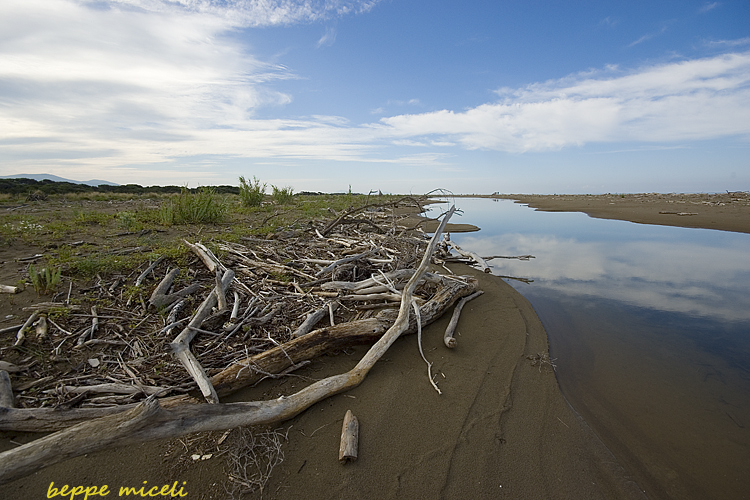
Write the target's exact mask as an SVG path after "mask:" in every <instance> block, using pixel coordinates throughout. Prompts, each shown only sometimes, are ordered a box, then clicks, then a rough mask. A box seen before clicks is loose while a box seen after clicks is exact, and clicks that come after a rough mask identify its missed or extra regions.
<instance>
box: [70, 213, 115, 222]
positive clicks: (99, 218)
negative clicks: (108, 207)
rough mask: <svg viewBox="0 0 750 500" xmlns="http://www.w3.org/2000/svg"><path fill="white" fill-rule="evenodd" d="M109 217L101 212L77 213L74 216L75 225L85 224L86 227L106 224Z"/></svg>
mask: <svg viewBox="0 0 750 500" xmlns="http://www.w3.org/2000/svg"><path fill="white" fill-rule="evenodd" d="M110 218H111V216H110V215H108V214H105V213H103V212H93V211H92V212H78V213H77V214H76V216H75V220H74V221H75V223H76V224H86V225H94V224H98V225H102V224H104V223H106V222H107V220H108V219H110Z"/></svg>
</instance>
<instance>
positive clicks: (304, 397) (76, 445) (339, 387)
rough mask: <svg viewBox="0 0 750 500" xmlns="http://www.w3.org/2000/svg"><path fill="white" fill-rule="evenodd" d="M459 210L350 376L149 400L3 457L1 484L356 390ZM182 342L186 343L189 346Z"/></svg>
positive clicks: (283, 415) (403, 324)
mask: <svg viewBox="0 0 750 500" xmlns="http://www.w3.org/2000/svg"><path fill="white" fill-rule="evenodd" d="M454 210H455V208H454V207H452V208H451V210H449V211H448V213H447V214H446V216H445V217H444V219H443V221H442V223H441V225H440V227H439V228H438V230H437V231H436V232H435V235H434V236H433V238H432V240H431V241H430V244H429V245H428V247H427V250H426V251H425V254H424V256H423V258H422V261H421V262H420V264H419V267H418V268H417V270H416V272H415V273H414V276H413V277H412V278H411V279H410V280H409V283H408V284H407V286H406V288H405V289H404V291H403V298H402V301H401V306H400V309H399V313H398V316H397V318H396V320H395V322H394V323H393V325H392V326H391V327H390V328H389V329H388V330H387V331H386V333H385V334H384V335H383V336H382V337H381V338H380V339H379V340H378V341H377V342H376V343H375V344H374V345H373V346H372V347H371V348H370V349H369V350H368V351H367V353H366V354H365V355H364V357H363V358H362V359H361V360H360V361H359V363H357V365H356V366H355V367H354V368H353V369H352V370H350V371H349V372H346V373H343V374H340V375H334V376H331V377H328V378H325V379H323V380H320V381H318V382H315V383H313V384H311V385H310V386H308V387H306V388H304V389H302V390H300V391H299V392H297V393H295V394H292V395H290V396H288V397H284V396H282V397H280V398H278V399H275V400H272V401H256V402H248V403H230V404H209V405H205V404H202V405H191V404H188V405H181V406H179V407H176V408H174V409H172V410H167V409H164V408H162V407H161V406H160V405H159V402H158V400H156V399H155V398H153V397H150V398H149V399H147V400H146V401H144V402H143V403H140V404H138V406H136V407H135V408H133V409H131V410H129V411H127V412H124V413H120V414H117V415H112V416H108V417H102V418H100V419H96V420H92V421H89V422H86V423H81V424H78V425H75V426H73V427H70V428H68V429H66V430H63V431H59V432H57V433H54V434H51V435H49V436H46V437H43V438H41V439H38V440H36V441H32V442H31V443H28V444H25V445H22V446H19V447H17V448H15V449H12V450H9V451H6V452H3V453H1V454H0V482H2V483H4V482H8V481H11V480H13V479H15V478H18V477H21V476H23V475H26V474H30V473H32V472H34V471H36V470H38V469H40V468H42V467H45V466H48V465H51V464H53V463H57V462H60V461H62V460H65V459H68V458H72V457H74V456H78V455H82V454H85V453H90V452H93V451H95V450H98V449H101V448H103V447H109V446H122V445H126V444H130V443H137V442H141V441H146V440H153V439H163V438H170V437H176V436H181V435H184V434H187V433H192V432H200V431H211V430H225V429H229V428H233V427H238V426H247V425H257V424H268V423H272V422H278V421H282V420H286V419H289V418H291V417H293V416H295V415H297V414H299V413H300V412H302V411H304V410H305V409H307V408H309V407H310V406H311V405H313V404H315V403H316V402H318V401H321V400H323V399H326V398H328V397H330V396H332V395H334V394H338V393H340V392H343V391H346V390H349V389H351V388H353V387H356V386H357V385H359V384H360V383H361V382H362V381H363V380H364V378H365V377H366V375H367V373H368V372H369V371H370V369H371V368H372V367H373V366H374V364H375V363H376V362H377V361H378V360H379V359H380V358H381V357H382V356H383V354H384V353H385V352H386V351H387V350H388V348H389V347H390V346H391V345H392V344H393V342H395V341H396V339H397V338H398V337H399V336H400V335H401V334H402V333H403V332H404V331H405V330H406V329H407V328H408V326H409V315H410V307H411V304H412V300H411V299H412V295H413V293H414V290H415V289H416V287H417V283H418V282H419V279H420V278H421V275H422V273H424V271H425V270H426V268H427V265H428V263H429V261H430V258H431V256H432V253H433V251H434V249H435V246H436V244H437V240H438V238H439V236H440V233H442V231H443V229H444V227H445V224H446V223H447V221H448V219H449V218H450V216H451V215H452V213H453V211H454ZM207 301H208V299H207ZM204 303H205V302H204ZM196 316H197V315H196ZM194 319H195V318H194ZM191 323H192V322H191ZM189 332H190V331H189V330H188V329H186V330H184V331H183V333H181V334H180V336H179V337H178V338H180V337H183V335H184V338H181V339H180V340H186V339H187V338H190V335H191V333H189ZM176 340H177V339H176ZM188 342H189V341H188ZM180 344H181V345H183V346H184V345H185V344H184V342H180ZM183 348H184V347H183ZM184 349H186V348H184Z"/></svg>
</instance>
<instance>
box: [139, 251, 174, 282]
mask: <svg viewBox="0 0 750 500" xmlns="http://www.w3.org/2000/svg"><path fill="white" fill-rule="evenodd" d="M163 260H164V256H163V255H161V256H160V257H159V258H158V259H156V260H155V261H154V263H153V264H151V265H150V266H148V267H147V268H146V270H145V271H143V272H142V273H141V275H140V276H138V279H136V280H135V286H141V285H142V284H143V280H145V279H146V277H147V276H148V274H149V273H150V272H151V271H153V270H154V269H156V266H158V265H159V264H161V261H163ZM167 288H169V287H167Z"/></svg>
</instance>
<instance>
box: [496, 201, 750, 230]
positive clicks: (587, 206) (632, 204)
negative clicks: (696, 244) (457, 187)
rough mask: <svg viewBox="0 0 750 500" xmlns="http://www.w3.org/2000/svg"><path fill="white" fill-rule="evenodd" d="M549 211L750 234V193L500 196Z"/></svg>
mask: <svg viewBox="0 0 750 500" xmlns="http://www.w3.org/2000/svg"><path fill="white" fill-rule="evenodd" d="M493 197H494V198H502V199H511V200H516V201H517V202H518V203H524V204H527V205H529V206H530V207H531V208H536V209H538V210H543V211H546V212H584V213H586V214H588V215H589V216H591V217H596V218H599V219H617V220H626V221H630V222H638V223H640V224H657V225H662V226H677V227H695V228H705V229H719V230H722V231H734V232H739V233H750V194H749V193H747V192H733V193H717V194H675V193H672V194H657V193H642V194H603V195H527V194H519V195H500V196H487V198H493Z"/></svg>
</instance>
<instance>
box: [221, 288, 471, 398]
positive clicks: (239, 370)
mask: <svg viewBox="0 0 750 500" xmlns="http://www.w3.org/2000/svg"><path fill="white" fill-rule="evenodd" d="M476 287H477V282H476V280H473V279H466V281H461V280H447V279H446V280H445V283H444V284H443V285H442V286H441V287H440V288H439V289H438V291H437V292H436V293H435V295H434V296H433V298H432V299H430V300H429V301H427V302H426V303H425V304H424V305H423V306H421V307H420V308H419V309H420V317H421V320H422V325H423V326H425V325H428V324H430V323H432V322H433V321H435V320H436V319H438V318H439V317H440V316H441V315H442V314H443V312H445V311H446V310H447V309H448V308H450V307H451V306H452V305H453V304H455V302H456V301H457V300H459V299H460V298H461V297H462V296H464V295H468V294H470V293H472V292H473V291H475V290H476ZM394 313H395V311H393V310H385V311H381V312H379V313H378V314H377V316H375V317H373V318H366V319H361V320H357V321H350V322H348V323H343V324H340V325H335V326H331V327H326V328H321V329H319V330H315V331H313V332H310V333H308V334H307V335H303V336H302V337H298V338H295V339H293V340H291V341H290V342H286V343H285V344H282V345H279V346H277V347H274V348H272V349H269V350H267V351H264V352H262V353H259V354H256V355H255V356H250V357H248V358H246V359H244V360H242V361H239V362H237V363H235V364H233V365H231V366H229V367H227V368H226V369H225V370H223V371H221V372H220V373H218V374H216V375H214V376H213V377H211V383H212V384H213V386H214V388H215V389H216V392H217V393H218V394H219V396H224V395H227V394H231V393H232V392H235V391H237V390H239V389H241V388H243V387H247V386H249V385H252V384H254V383H256V382H258V381H259V380H261V379H262V378H264V377H266V376H267V375H268V374H269V373H278V372H280V371H282V370H284V369H286V368H288V367H290V366H292V365H294V364H297V363H300V362H301V361H305V360H309V359H313V358H316V357H318V356H320V355H322V354H326V353H331V352H336V351H340V350H342V349H345V348H347V347H352V346H355V345H364V344H368V343H372V342H374V341H376V340H377V339H379V338H380V337H381V336H382V335H383V333H384V332H385V331H386V330H388V328H390V327H391V326H392V325H393V324H394V321H395V319H396V318H395V314H394ZM416 331H417V322H416V318H414V317H413V316H412V317H410V318H409V324H408V325H407V326H406V327H405V328H404V332H403V334H408V333H415V332H416Z"/></svg>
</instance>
